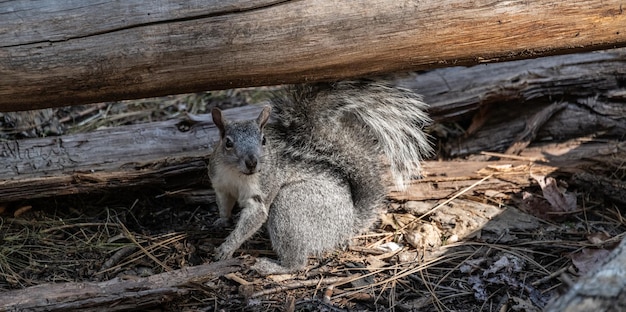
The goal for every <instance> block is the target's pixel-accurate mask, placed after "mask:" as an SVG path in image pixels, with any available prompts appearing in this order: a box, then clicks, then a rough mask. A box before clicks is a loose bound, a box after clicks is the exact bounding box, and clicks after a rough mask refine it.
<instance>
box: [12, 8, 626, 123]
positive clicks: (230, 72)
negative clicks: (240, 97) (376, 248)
mask: <svg viewBox="0 0 626 312" xmlns="http://www.w3.org/2000/svg"><path fill="white" fill-rule="evenodd" d="M622 6H623V2H622V1H621V0H587V1H556V2H555V1H530V2H529V1H521V0H516V1H496V2H493V1H466V0H445V1H409V2H406V1H403V2H397V1H392V0H386V1H379V0H376V1H374V0H370V1H340V2H335V1H275V0H265V1H249V0H248V1H246V0H228V1H191V2H189V1H139V0H132V1H122V2H119V1H110V0H109V1H94V0H88V1H58V0H46V1H37V2H32V1H19V0H9V1H2V2H0V73H1V75H0V111H13V110H27V109H33V108H40V107H54V106H63V105H72V104H79V103H88V102H97V101H108V100H119V99H129V98H140V97H152V96H158V95H165V94H174V93H185V92H194V91H200V90H206V89H216V88H232V87H241V86H258V85H271V84H283V83H295V82H303V81H313V80H325V79H339V78H346V77H353V76H361V75H368V74H380V73H385V72H394V71H409V70H417V69H430V68H433V67H443V66H451V65H467V64H478V63H486V62H495V61H504V60H511V59H520V58H533V57H538V56H545V55H551V54H560V53H572V52H576V51H581V50H594V49H602V48H612V47H619V46H624V45H626V30H625V29H624V25H626V14H623V8H622Z"/></svg>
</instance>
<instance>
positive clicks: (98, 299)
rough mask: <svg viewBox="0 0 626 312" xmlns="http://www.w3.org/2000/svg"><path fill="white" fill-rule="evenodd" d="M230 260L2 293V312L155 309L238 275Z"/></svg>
mask: <svg viewBox="0 0 626 312" xmlns="http://www.w3.org/2000/svg"><path fill="white" fill-rule="evenodd" d="M240 267H241V263H240V260H237V259H231V260H226V261H220V262H214V263H209V264H203V265H198V266H192V267H187V268H183V269H180V270H176V271H170V272H165V273H161V274H155V275H152V276H149V277H135V278H127V279H122V278H119V277H118V278H114V279H112V280H108V281H105V282H99V283H95V282H71V283H57V284H42V285H37V286H32V287H28V288H25V289H19V290H13V291H6V292H2V293H0V311H125V310H136V309H142V308H148V307H152V306H156V305H159V304H162V303H165V302H168V301H171V300H174V299H176V298H178V297H180V296H183V295H186V294H188V293H189V292H190V289H193V287H194V285H197V284H201V283H204V282H206V281H210V280H212V279H215V278H218V277H220V276H224V275H226V274H228V273H232V272H235V271H237V270H239V269H240Z"/></svg>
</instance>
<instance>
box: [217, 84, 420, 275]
mask: <svg viewBox="0 0 626 312" xmlns="http://www.w3.org/2000/svg"><path fill="white" fill-rule="evenodd" d="M426 107H427V105H426V104H425V103H424V102H423V101H422V97H421V96H420V95H418V94H416V93H414V92H412V91H410V90H407V89H403V88H400V87H395V86H392V85H390V84H388V83H386V82H381V81H376V80H359V81H343V82H334V83H316V84H303V85H297V86H292V87H290V88H289V92H288V95H287V96H283V97H277V98H275V99H273V100H272V105H271V107H270V106H265V107H264V108H263V111H262V112H261V113H260V114H259V116H258V117H257V118H256V120H244V121H231V120H227V119H226V118H225V117H224V116H223V114H222V111H221V110H220V109H219V108H214V109H213V110H212V112H211V114H212V118H213V121H214V123H215V125H216V127H217V128H218V129H219V134H220V138H219V141H218V143H217V144H216V145H215V149H214V151H213V153H212V154H211V155H210V157H209V165H208V171H209V178H210V180H211V183H212V186H213V188H214V190H215V192H216V199H217V205H218V209H219V214H220V221H222V222H226V221H228V220H230V218H231V214H232V209H233V206H234V205H235V203H238V204H239V206H240V208H241V213H240V216H239V220H238V222H237V223H236V225H235V228H234V229H233V231H232V232H231V233H230V235H229V236H228V237H227V238H226V239H225V241H224V242H223V243H222V244H221V245H220V246H219V247H218V248H216V254H215V258H216V259H217V260H223V259H227V258H230V257H232V255H233V253H234V252H235V251H236V249H237V248H239V247H240V246H241V244H243V243H244V242H245V241H246V240H247V239H249V238H250V237H251V236H252V235H253V234H255V233H256V232H257V231H258V230H259V229H260V228H261V227H262V225H263V224H267V228H268V232H269V236H270V239H271V242H272V247H273V249H274V251H275V252H276V254H277V255H278V261H275V260H272V259H268V258H258V259H257V260H256V263H255V264H254V265H253V266H252V269H254V270H256V271H257V272H259V273H260V274H263V275H268V274H283V273H292V272H295V271H299V270H301V269H303V268H304V267H305V266H306V264H307V260H308V257H309V256H312V255H320V254H321V253H322V252H324V251H327V250H330V249H333V248H337V247H339V246H345V244H346V243H347V242H348V241H349V239H350V238H351V237H352V236H353V235H355V234H358V233H359V232H360V231H363V230H366V229H367V228H369V227H370V226H372V224H373V223H374V221H375V220H376V217H377V216H378V213H379V212H381V210H382V208H384V198H385V182H386V180H385V173H386V172H387V171H388V168H387V167H386V166H385V165H384V163H385V162H383V161H382V159H383V158H382V157H381V156H384V157H386V159H387V162H388V164H389V165H390V167H391V175H392V177H393V179H394V182H395V185H396V187H397V188H399V189H404V188H405V186H404V181H405V180H406V179H410V178H412V177H415V176H417V175H419V174H420V169H421V168H420V161H421V160H422V158H423V157H425V156H428V155H430V154H431V153H432V147H431V146H430V143H429V140H428V136H427V135H426V134H425V133H424V132H423V128H424V127H425V126H427V125H428V124H429V123H430V118H429V117H428V115H427V114H426V112H425V109H426ZM270 115H272V119H273V120H272V122H270V123H268V120H269V119H270Z"/></svg>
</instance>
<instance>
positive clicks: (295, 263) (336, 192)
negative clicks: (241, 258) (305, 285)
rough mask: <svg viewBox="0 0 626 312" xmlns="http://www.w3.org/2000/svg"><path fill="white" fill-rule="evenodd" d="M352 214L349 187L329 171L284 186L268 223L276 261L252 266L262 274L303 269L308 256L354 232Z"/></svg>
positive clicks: (317, 253)
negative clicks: (328, 172) (276, 256)
mask: <svg viewBox="0 0 626 312" xmlns="http://www.w3.org/2000/svg"><path fill="white" fill-rule="evenodd" d="M355 217H356V215H355V209H354V205H353V202H352V196H351V195H350V189H349V187H348V186H347V185H346V183H344V182H343V181H342V180H340V179H338V178H336V177H333V176H331V175H330V174H320V175H314V176H312V177H309V178H308V179H306V180H301V181H299V182H295V183H290V184H287V185H285V186H283V188H281V190H280V192H279V193H278V194H277V196H276V197H275V198H274V201H273V203H272V206H271V208H270V211H269V217H268V222H267V226H268V232H269V234H270V238H271V240H272V247H273V249H274V251H276V254H277V255H278V258H279V262H278V261H273V260H269V259H264V258H262V259H258V260H257V263H256V264H255V265H254V266H253V269H255V270H256V271H258V272H259V273H261V274H283V273H291V272H295V271H298V270H302V269H303V268H304V267H305V266H306V264H307V260H308V257H309V256H313V255H320V254H321V253H322V252H324V251H326V250H329V249H333V248H335V247H337V246H339V245H342V244H343V243H345V242H346V241H347V240H348V239H349V238H350V236H352V234H354V224H355V221H356V220H355Z"/></svg>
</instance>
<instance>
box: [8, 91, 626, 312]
mask: <svg viewBox="0 0 626 312" xmlns="http://www.w3.org/2000/svg"><path fill="white" fill-rule="evenodd" d="M266 98H267V90H265V89H263V90H261V91H259V90H254V89H246V90H229V91H220V92H213V93H202V94H190V95H180V96H172V97H166V98H159V99H145V100H140V101H124V102H116V103H102V104H93V105H85V106H76V107H71V108H62V109H49V110H43V111H40V112H36V113H31V114H29V115H24V114H16V113H7V114H0V138H1V139H2V140H10V139H15V138H28V137H40V136H51V135H61V134H67V133H75V132H84V131H93V130H96V129H99V128H102V127H113V126H119V125H124V124H129V123H141V122H151V121H157V120H164V119H167V118H176V117H177V116H179V114H180V113H181V112H183V111H188V112H192V113H194V114H202V113H206V112H207V111H208V110H209V109H210V108H211V107H212V106H213V105H216V104H218V103H219V105H221V106H222V107H224V106H239V105H246V104H249V103H259V102H261V101H263V100H265V99H266ZM25 116H27V117H25ZM439 126H443V125H439ZM445 126H446V127H450V125H445ZM437 127H438V125H434V126H433V127H432V128H433V129H437ZM458 127H462V125H459V126H458ZM433 135H434V136H435V138H436V139H438V140H439V143H438V144H443V142H442V140H441V139H440V138H437V134H436V133H435V132H434V131H433ZM481 157H482V158H481ZM489 157H492V156H486V155H479V156H473V157H463V158H455V159H452V158H446V157H445V155H438V156H437V158H436V159H433V160H432V162H431V163H430V164H427V165H426V166H425V168H426V172H425V177H424V180H423V181H422V182H421V184H419V183H420V182H416V183H418V184H419V185H421V187H426V188H425V189H426V190H429V189H430V190H435V189H437V187H438V185H440V184H443V183H444V182H446V181H448V180H450V179H451V178H453V177H452V176H445V175H442V174H439V173H437V172H438V171H437V170H436V166H437V164H438V163H446V164H448V165H450V166H453V167H459V168H461V167H464V166H466V165H467V163H469V162H474V161H476V160H477V159H485V158H489ZM522 162H526V163H531V162H528V161H527V160H522ZM498 166H502V167H491V168H487V167H485V168H483V169H485V170H488V169H489V170H492V171H490V172H488V173H483V174H482V177H484V179H481V180H478V181H477V182H475V183H472V184H470V185H469V186H463V187H459V188H458V189H456V190H455V191H453V192H449V194H448V195H447V196H444V197H441V196H436V197H435V196H433V198H431V199H422V198H420V199H415V198H412V196H411V194H410V193H409V194H407V195H402V196H400V195H398V194H395V193H394V192H390V196H389V199H388V212H387V213H385V214H384V215H382V216H381V219H380V222H378V223H377V224H376V226H375V227H374V228H372V229H371V230H369V231H368V232H367V233H364V234H363V235H361V236H358V237H356V238H354V239H353V242H352V245H351V246H350V247H349V248H347V249H346V250H336V251H333V252H329V253H327V254H325V255H324V256H323V257H322V258H319V259H310V262H309V265H308V267H307V269H306V271H304V272H300V273H298V274H293V275H284V276H269V277H262V276H259V275H258V274H257V273H255V272H254V271H252V270H250V269H249V266H250V264H251V263H253V262H254V258H255V257H257V256H260V255H262V256H270V257H271V256H273V252H272V250H271V244H270V242H269V241H268V237H267V235H266V233H264V232H261V233H258V234H257V235H255V236H254V237H253V238H252V239H251V240H249V241H248V242H247V243H246V244H245V245H244V246H243V247H242V248H241V250H240V251H239V252H238V253H237V254H236V256H237V257H238V259H239V260H240V269H239V270H237V271H236V272H234V273H230V274H226V275H224V276H220V277H216V278H214V279H211V280H209V281H203V282H202V283H189V284H188V285H187V287H186V291H185V294H184V295H182V296H169V297H168V296H165V297H162V298H160V300H161V302H160V303H158V304H155V305H152V306H150V307H148V308H145V310H147V311H274V310H277V311H541V310H542V308H543V307H544V306H545V305H546V303H547V302H548V301H549V300H550V299H551V298H553V297H554V296H558V295H559V294H560V293H562V292H563V291H564V290H566V289H567V288H568V285H569V283H571V282H572V281H575V280H576V279H577V277H578V276H579V275H580V274H583V273H585V272H587V271H589V270H590V269H591V268H592V267H593V266H594V264H596V263H597V262H598V261H599V260H600V259H603V258H604V257H606V255H607V254H608V253H609V251H610V250H611V249H612V248H613V247H614V246H615V245H616V244H618V243H619V241H620V240H621V238H622V237H623V235H624V233H625V232H626V226H625V221H624V219H623V217H622V216H623V215H624V214H625V212H626V211H624V208H625V206H624V203H623V202H619V200H618V199H616V198H615V197H610V196H606V194H604V193H603V192H601V191H598V190H597V189H594V188H593V187H591V186H585V185H584V184H582V183H579V184H572V178H571V176H560V175H547V174H543V173H541V172H534V171H533V170H532V169H528V168H526V167H524V168H522V167H521V165H519V166H518V165H513V166H505V164H499V165H498ZM604 169H605V170H606V171H609V172H611V173H610V175H612V177H616V179H617V180H620V181H624V177H625V176H626V165H624V162H623V159H615V163H613V164H607V166H606V168H604ZM515 170H518V172H517V173H516V175H515V176H514V177H515V178H513V175H512V174H513V173H511V171H515ZM504 172H508V173H504ZM507 174H511V178H510V179H508V178H507ZM494 180H499V181H507V182H508V183H510V184H514V185H516V186H517V188H516V189H515V190H514V191H511V190H510V189H502V188H500V186H501V185H502V184H498V183H493V181H494ZM490 181H491V183H493V184H489V183H490ZM491 185H493V186H491ZM477 188H480V192H478V191H476V189H477ZM170 195H171V194H170V193H169V192H168V191H166V190H163V189H160V188H159V187H156V186H155V187H152V188H120V189H119V190H116V191H115V192H110V191H107V192H101V193H93V194H79V195H72V196H63V197H55V198H45V199H35V200H24V201H22V202H11V203H0V212H1V214H0V233H1V234H0V292H7V291H11V290H17V289H24V288H27V287H31V286H34V285H42V284H46V283H64V282H82V281H85V282H103V281H108V280H111V279H113V278H115V277H121V278H122V279H133V278H141V277H146V276H153V275H155V274H160V273H165V272H171V271H173V270H177V269H180V268H185V267H189V266H196V265H200V264H203V263H209V262H212V261H213V260H212V254H213V249H214V248H215V247H216V246H218V245H219V244H220V242H221V241H222V240H223V238H225V237H226V236H227V235H228V231H222V230H218V229H215V228H213V227H212V226H211V224H212V223H213V221H214V220H216V219H217V209H216V206H215V204H214V203H211V202H191V201H189V200H185V198H181V197H176V196H170Z"/></svg>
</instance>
